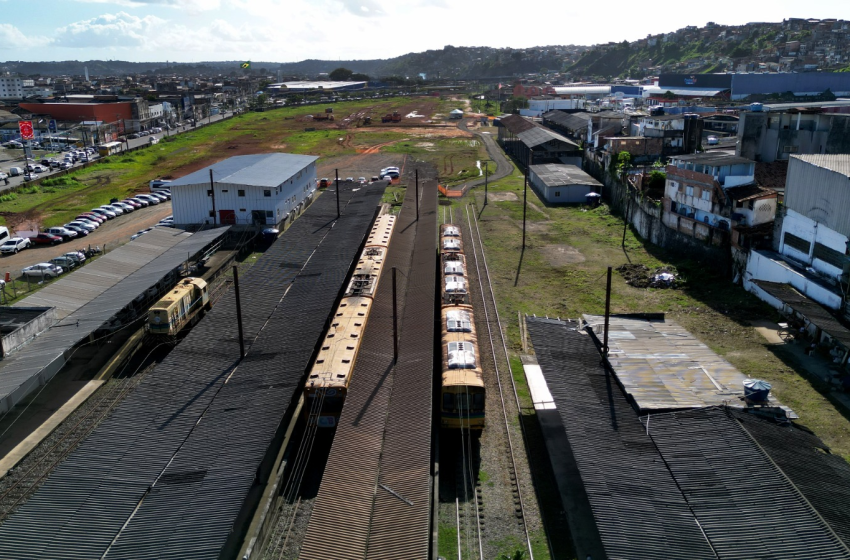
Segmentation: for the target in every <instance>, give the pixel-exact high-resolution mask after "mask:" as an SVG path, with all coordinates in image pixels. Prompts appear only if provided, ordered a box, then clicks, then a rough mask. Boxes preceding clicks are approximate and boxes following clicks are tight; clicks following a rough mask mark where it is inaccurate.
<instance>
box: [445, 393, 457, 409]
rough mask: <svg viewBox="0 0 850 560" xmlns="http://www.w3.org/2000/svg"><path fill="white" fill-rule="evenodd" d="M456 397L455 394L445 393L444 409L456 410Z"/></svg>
mask: <svg viewBox="0 0 850 560" xmlns="http://www.w3.org/2000/svg"><path fill="white" fill-rule="evenodd" d="M454 407H455V396H454V394H453V393H443V408H444V409H445V410H454Z"/></svg>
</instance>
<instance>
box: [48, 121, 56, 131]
mask: <svg viewBox="0 0 850 560" xmlns="http://www.w3.org/2000/svg"><path fill="white" fill-rule="evenodd" d="M47 130H49V131H50V132H56V119H50V122H49V123H47Z"/></svg>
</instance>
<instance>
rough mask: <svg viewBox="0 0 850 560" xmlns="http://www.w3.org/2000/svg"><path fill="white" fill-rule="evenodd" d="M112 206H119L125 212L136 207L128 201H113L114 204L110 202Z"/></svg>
mask: <svg viewBox="0 0 850 560" xmlns="http://www.w3.org/2000/svg"><path fill="white" fill-rule="evenodd" d="M110 206H117V207H118V208H120V209H121V210H123V211H124V213H125V214H129V213H130V212H132V211H133V210H135V209H136V207H135V206H130V205H129V204H127V203H126V202H113V203H112V204H110Z"/></svg>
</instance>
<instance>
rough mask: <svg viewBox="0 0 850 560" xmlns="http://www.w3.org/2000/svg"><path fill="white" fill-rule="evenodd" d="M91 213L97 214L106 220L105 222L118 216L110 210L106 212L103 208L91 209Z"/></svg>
mask: <svg viewBox="0 0 850 560" xmlns="http://www.w3.org/2000/svg"><path fill="white" fill-rule="evenodd" d="M91 211H92V212H94V213H95V214H97V215H98V216H102V217H104V218H106V219H107V220H111V219H112V218H114V217H115V216H117V215H118V214H116V213H115V212H113V211H112V210H106V209H105V208H92V209H91Z"/></svg>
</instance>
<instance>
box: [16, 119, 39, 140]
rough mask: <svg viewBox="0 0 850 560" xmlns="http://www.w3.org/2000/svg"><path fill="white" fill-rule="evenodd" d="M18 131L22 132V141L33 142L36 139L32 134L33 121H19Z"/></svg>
mask: <svg viewBox="0 0 850 560" xmlns="http://www.w3.org/2000/svg"><path fill="white" fill-rule="evenodd" d="M18 130H20V131H21V140H32V139H33V138H35V136H34V135H33V132H32V121H18Z"/></svg>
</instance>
